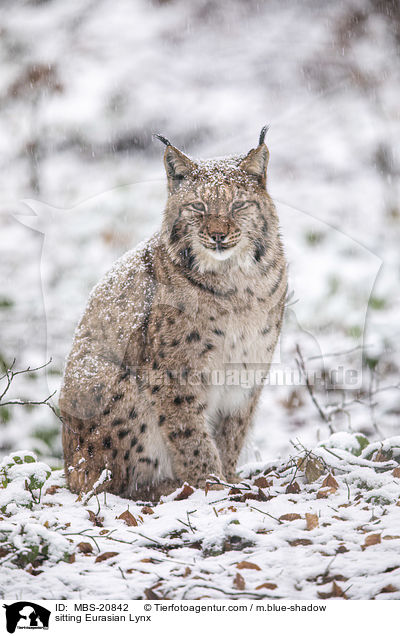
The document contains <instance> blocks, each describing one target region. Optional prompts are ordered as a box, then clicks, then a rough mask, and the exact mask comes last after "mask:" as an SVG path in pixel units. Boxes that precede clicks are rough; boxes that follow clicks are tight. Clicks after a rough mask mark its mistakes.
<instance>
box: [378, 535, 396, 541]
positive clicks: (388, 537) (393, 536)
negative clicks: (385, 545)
mask: <svg viewBox="0 0 400 636" xmlns="http://www.w3.org/2000/svg"><path fill="white" fill-rule="evenodd" d="M382 539H385V540H386V541H388V540H391V539H400V535H399V534H385V536H384V537H382Z"/></svg>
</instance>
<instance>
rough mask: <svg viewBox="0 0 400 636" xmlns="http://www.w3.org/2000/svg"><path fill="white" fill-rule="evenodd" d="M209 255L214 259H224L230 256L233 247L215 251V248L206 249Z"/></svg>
mask: <svg viewBox="0 0 400 636" xmlns="http://www.w3.org/2000/svg"><path fill="white" fill-rule="evenodd" d="M208 251H209V255H210V256H211V258H213V259H214V260H216V261H226V260H227V259H228V258H230V257H231V256H232V254H233V252H234V250H233V248H232V249H229V250H224V251H223V252H217V250H208Z"/></svg>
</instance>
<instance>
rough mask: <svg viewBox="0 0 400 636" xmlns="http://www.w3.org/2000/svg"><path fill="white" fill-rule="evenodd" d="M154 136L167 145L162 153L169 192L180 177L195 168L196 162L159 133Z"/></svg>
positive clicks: (176, 185) (173, 188)
mask: <svg viewBox="0 0 400 636" xmlns="http://www.w3.org/2000/svg"><path fill="white" fill-rule="evenodd" d="M154 136H155V137H157V139H159V140H160V141H162V143H163V144H165V145H166V146H167V147H166V149H165V153H164V165H165V171H166V173H167V177H168V187H169V190H170V192H173V191H174V190H176V188H177V187H178V186H179V183H180V182H181V181H182V179H184V178H185V177H186V176H187V175H188V174H189V173H190V172H191V171H192V170H194V169H195V168H196V164H195V163H194V162H193V161H191V160H190V159H189V157H186V155H184V154H183V152H181V151H180V150H178V149H177V148H175V146H173V145H172V144H171V142H170V141H168V139H166V138H165V137H162V136H161V135H154Z"/></svg>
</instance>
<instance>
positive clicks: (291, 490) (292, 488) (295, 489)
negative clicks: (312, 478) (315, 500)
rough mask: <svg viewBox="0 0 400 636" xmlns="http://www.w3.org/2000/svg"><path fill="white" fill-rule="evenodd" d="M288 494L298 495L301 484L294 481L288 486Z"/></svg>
mask: <svg viewBox="0 0 400 636" xmlns="http://www.w3.org/2000/svg"><path fill="white" fill-rule="evenodd" d="M285 492H286V494H287V495H289V494H290V495H297V494H298V493H299V492H300V486H299V484H298V483H297V481H293V482H292V483H291V484H289V486H287V488H286V491H285Z"/></svg>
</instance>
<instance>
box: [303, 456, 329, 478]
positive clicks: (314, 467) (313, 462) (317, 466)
mask: <svg viewBox="0 0 400 636" xmlns="http://www.w3.org/2000/svg"><path fill="white" fill-rule="evenodd" d="M304 472H305V475H306V479H307V482H308V483H309V484H312V482H314V481H316V480H317V479H319V477H321V475H322V474H323V472H324V465H323V463H322V462H321V461H320V460H319V459H316V458H311V459H309V460H308V461H307V464H306V468H305V471H304Z"/></svg>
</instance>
